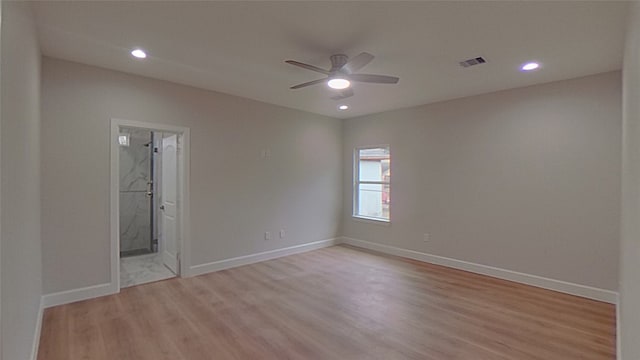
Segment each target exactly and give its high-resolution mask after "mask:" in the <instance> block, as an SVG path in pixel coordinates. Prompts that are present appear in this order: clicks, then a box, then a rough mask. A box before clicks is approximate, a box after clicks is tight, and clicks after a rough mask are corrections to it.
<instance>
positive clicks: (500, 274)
mask: <svg viewBox="0 0 640 360" xmlns="http://www.w3.org/2000/svg"><path fill="white" fill-rule="evenodd" d="M342 242H343V243H344V244H348V245H352V246H356V247H360V248H365V249H369V250H374V251H378V252H381V253H385V254H390V255H396V256H401V257H405V258H409V259H413V260H418V261H424V262H427V263H430V264H435V265H442V266H447V267H450V268H454V269H459V270H465V271H469V272H472V273H476V274H481V275H487V276H492V277H495V278H499V279H503V280H509V281H514V282H517V283H522V284H526V285H531V286H536V287H540V288H543V289H548V290H554V291H558V292H562V293H566V294H571V295H576V296H581V297H585V298H588V299H593V300H598V301H603V302H607V303H611V304H615V303H616V302H617V300H618V293H617V292H615V291H610V290H604V289H598V288H595V287H591V286H586V285H580V284H574V283H570V282H566V281H561V280H554V279H549V278H545V277H541V276H537V275H530V274H525V273H520V272H517V271H511V270H506V269H500V268H497V267H493V266H487V265H481V264H475V263H472V262H468V261H463V260H457V259H452V258H447V257H443V256H438V255H432V254H427V253H422V252H419V251H414V250H407V249H402V248H399V247H394V246H389V245H382V244H377V243H373V242H370V241H365V240H358V239H353V238H348V237H343V238H342Z"/></svg>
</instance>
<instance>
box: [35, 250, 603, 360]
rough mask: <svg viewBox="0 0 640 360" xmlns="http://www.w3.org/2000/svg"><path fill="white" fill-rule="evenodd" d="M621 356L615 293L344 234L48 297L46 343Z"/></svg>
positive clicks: (104, 354) (203, 352) (549, 358)
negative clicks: (601, 298)
mask: <svg viewBox="0 0 640 360" xmlns="http://www.w3.org/2000/svg"><path fill="white" fill-rule="evenodd" d="M614 358H615V307H614V306H613V305H610V304H605V303H601V302H597V301H592V300H587V299H583V298H579V297H575V296H570V295H565V294H561V293H556V292H553V291H548V290H543V289H539V288H535V287H530V286H526V285H521V284H517V283H513V282H508V281H504V280H499V279H494V278H490V277H486V276H481V275H476V274H472V273H468V272H464V271H459V270H453V269H449V268H445V267H441V266H435V265H430V264H424V263H421V262H417V261H412V260H406V259H401V258H396V257H390V256H386V255H380V254H375V253H370V252H366V251H363V250H359V249H356V248H351V247H347V246H334V247H331V248H326V249H321V250H316V251H312V252H307V253H303V254H298V255H292V256H288V257H284V258H280V259H276V260H271V261H266V262H262V263H259V264H254V265H248V266H243V267H239V268H235V269H230V270H225V271H219V272H216V273H212V274H208V275H202V276H198V277H193V278H187V279H171V280H165V281H161V282H156V283H152V284H147V285H141V286H136V287H132V288H127V289H123V290H122V292H121V293H120V294H117V295H112V296H106V297H102V298H98V299H93V300H87V301H83V302H79V303H75V304H69V305H63V306H58V307H54V308H50V309H47V310H46V312H45V314H44V324H43V329H42V338H41V341H40V350H39V355H38V359H39V360H63V359H64V360H75V359H92V360H94V359H95V360H102V359H110V360H113V359H117V360H129V359H131V360H133V359H135V360H145V359H153V360H158V359H171V360H182V359H184V360H200V359H207V360H209V359H216V360H226V359H251V360H254V359H278V360H283V359H312V360H313V359H323V360H324V359H331V360H333V359H338V360H352V359H385V360H386V359H435V360H446V359H471V360H482V359H525V360H526V359H544V360H553V359H558V360H571V359H593V360H596V359H614Z"/></svg>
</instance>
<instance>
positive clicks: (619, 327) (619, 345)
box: [616, 295, 622, 360]
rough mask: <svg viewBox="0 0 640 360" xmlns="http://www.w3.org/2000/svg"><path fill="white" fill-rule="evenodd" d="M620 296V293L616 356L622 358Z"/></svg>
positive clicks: (617, 304)
mask: <svg viewBox="0 0 640 360" xmlns="http://www.w3.org/2000/svg"><path fill="white" fill-rule="evenodd" d="M621 307H622V306H621V304H620V296H619V295H618V299H617V303H616V354H617V356H616V358H617V360H622V325H621V324H620V321H621V319H620V308H621Z"/></svg>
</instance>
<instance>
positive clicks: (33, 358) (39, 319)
mask: <svg viewBox="0 0 640 360" xmlns="http://www.w3.org/2000/svg"><path fill="white" fill-rule="evenodd" d="M43 301H44V299H43V298H42V297H40V308H39V309H38V315H37V316H38V317H37V318H36V329H35V331H34V334H33V345H32V346H31V360H37V359H38V349H39V348H40V334H41V333H42V317H43V316H44V305H43Z"/></svg>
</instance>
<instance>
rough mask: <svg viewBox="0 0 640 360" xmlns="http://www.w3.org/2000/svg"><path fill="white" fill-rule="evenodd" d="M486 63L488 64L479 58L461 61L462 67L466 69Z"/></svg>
mask: <svg viewBox="0 0 640 360" xmlns="http://www.w3.org/2000/svg"><path fill="white" fill-rule="evenodd" d="M486 62H487V60H485V59H484V58H483V57H477V58H473V59H468V60H465V61H460V66H462V67H465V68H466V67H469V66H473V65H480V64H484V63H486Z"/></svg>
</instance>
